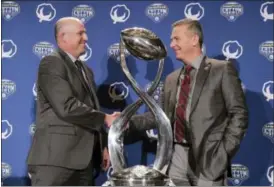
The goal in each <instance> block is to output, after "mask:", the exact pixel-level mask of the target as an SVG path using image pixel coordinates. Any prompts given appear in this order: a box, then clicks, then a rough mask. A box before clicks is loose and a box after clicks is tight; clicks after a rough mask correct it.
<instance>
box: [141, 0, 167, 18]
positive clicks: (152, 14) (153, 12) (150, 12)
mask: <svg viewBox="0 0 274 187" xmlns="http://www.w3.org/2000/svg"><path fill="white" fill-rule="evenodd" d="M167 15H168V6H166V5H165V4H163V3H153V4H151V5H149V6H147V8H146V16H147V17H149V18H150V19H151V20H152V21H154V22H155V23H159V22H161V21H162V20H163V19H164V18H165V17H166V16H167Z"/></svg>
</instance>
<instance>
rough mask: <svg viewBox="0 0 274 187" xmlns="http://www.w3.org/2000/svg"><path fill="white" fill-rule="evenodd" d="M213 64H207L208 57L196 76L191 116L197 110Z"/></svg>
mask: <svg viewBox="0 0 274 187" xmlns="http://www.w3.org/2000/svg"><path fill="white" fill-rule="evenodd" d="M210 68H211V64H210V63H209V62H207V60H206V57H205V58H204V59H203V61H202V62H201V65H200V68H199V70H198V74H197V76H196V82H195V86H194V91H193V95H192V101H191V110H190V115H191V113H192V112H193V110H194V109H195V107H196V105H197V102H198V100H199V97H200V95H201V91H202V89H203V86H204V84H205V81H206V79H207V77H208V74H209V72H210Z"/></svg>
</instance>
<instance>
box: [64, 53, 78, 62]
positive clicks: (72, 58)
mask: <svg viewBox="0 0 274 187" xmlns="http://www.w3.org/2000/svg"><path fill="white" fill-rule="evenodd" d="M65 53H66V54H67V55H68V56H69V58H70V60H71V61H72V62H74V63H75V61H76V60H77V59H76V58H75V57H74V56H72V55H71V54H70V53H68V52H66V51H65Z"/></svg>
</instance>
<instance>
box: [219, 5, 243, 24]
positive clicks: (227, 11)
mask: <svg viewBox="0 0 274 187" xmlns="http://www.w3.org/2000/svg"><path fill="white" fill-rule="evenodd" d="M220 13H221V15H222V16H224V17H226V19H227V20H228V21H231V22H233V21H236V19H237V18H238V17H240V16H241V15H243V13H244V7H243V5H241V4H240V3H238V2H234V1H230V2H226V3H225V4H223V5H222V6H221V9H220Z"/></svg>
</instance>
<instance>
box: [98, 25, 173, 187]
mask: <svg viewBox="0 0 274 187" xmlns="http://www.w3.org/2000/svg"><path fill="white" fill-rule="evenodd" d="M124 49H127V50H128V51H129V53H130V54H131V55H133V56H135V57H136V58H138V59H141V60H147V61H149V60H159V61H160V63H159V68H158V71H157V74H156V76H155V79H154V81H152V84H151V86H150V88H149V89H148V91H147V92H144V91H142V90H141V89H140V88H139V85H138V83H137V82H136V81H135V80H134V78H133V77H132V75H131V74H130V72H129V70H128V68H127V65H126V59H125V52H124V51H125V50H124ZM166 55H167V52H166V48H165V46H164V45H163V43H162V41H161V40H160V39H159V38H158V37H157V36H156V35H155V34H154V33H153V32H151V31H149V30H147V29H144V28H138V27H133V28H128V29H125V30H122V31H121V42H120V57H121V58H120V60H121V63H120V65H121V67H122V70H123V72H124V73H125V75H126V77H127V78H128V80H129V82H130V84H131V86H132V88H133V89H134V90H135V92H136V93H137V94H138V96H139V97H140V98H139V99H138V100H137V101H136V102H135V103H133V104H131V105H129V106H127V107H126V108H125V109H124V110H123V111H122V113H121V115H120V116H119V117H117V118H116V120H114V122H113V123H112V125H111V127H110V129H109V134H108V148H109V154H110V160H111V164H112V168H113V173H112V174H111V176H110V178H109V180H108V181H107V182H106V183H105V184H104V185H103V186H174V184H173V183H172V181H171V180H170V179H169V178H168V176H167V175H166V174H165V173H166V169H167V167H168V164H169V161H170V159H171V155H172V145H173V144H172V129H171V125H170V121H169V119H168V117H167V116H166V114H165V113H164V111H163V110H162V109H161V107H160V106H159V105H158V104H157V103H156V101H155V100H154V99H153V98H152V97H151V96H150V95H151V94H152V93H153V92H154V90H155V89H156V88H157V85H158V84H159V81H160V78H161V74H162V71H163V65H164V58H165V57H166ZM143 103H145V104H146V105H147V106H148V108H149V110H150V111H151V113H152V114H153V115H154V117H155V122H156V124H157V125H156V126H157V130H158V132H159V133H158V144H157V153H156V157H155V161H154V164H153V167H148V166H143V165H137V166H133V167H129V168H126V162H125V158H124V155H123V135H124V131H125V129H126V126H127V124H128V122H129V121H130V118H131V116H132V115H133V114H134V113H135V112H136V111H137V110H138V108H139V107H140V106H141V105H142V104H143Z"/></svg>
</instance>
